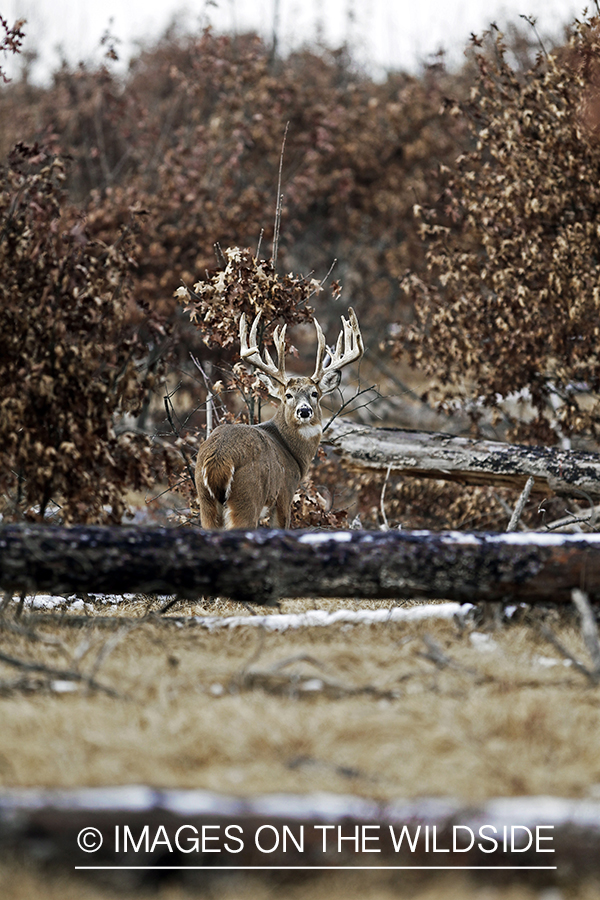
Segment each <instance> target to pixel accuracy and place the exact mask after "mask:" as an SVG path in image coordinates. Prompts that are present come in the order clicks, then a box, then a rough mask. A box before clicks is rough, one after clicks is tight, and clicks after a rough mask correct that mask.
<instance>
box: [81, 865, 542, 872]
mask: <svg viewBox="0 0 600 900" xmlns="http://www.w3.org/2000/svg"><path fill="white" fill-rule="evenodd" d="M557 868H558V866H75V869H79V870H82V869H85V870H90V869H94V870H97V871H104V870H109V869H111V870H117V871H119V870H121V869H122V870H123V871H125V870H130V869H136V870H141V871H149V870H157V871H161V870H169V871H180V872H185V871H186V870H187V869H189V870H197V869H202V870H206V871H210V870H211V869H215V870H216V869H219V870H224V871H227V872H233V871H245V872H253V871H257V872H259V871H260V872H265V871H278V872H279V871H285V870H286V869H289V870H290V871H303V872H308V871H311V872H312V871H315V870H320V871H322V870H325V869H327V870H331V871H336V870H339V869H349V870H353V869H361V870H363V871H365V870H367V871H368V870H369V869H372V870H373V871H379V870H382V869H421V870H423V871H428V870H429V869H431V870H432V871H433V870H435V871H438V872H439V871H444V872H453V871H454V870H457V871H462V872H466V871H470V872H475V871H477V872H479V871H482V870H485V871H519V872H524V871H528V872H531V871H533V870H535V871H538V870H540V869H544V870H555V869H557Z"/></svg>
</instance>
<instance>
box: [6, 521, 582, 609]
mask: <svg viewBox="0 0 600 900" xmlns="http://www.w3.org/2000/svg"><path fill="white" fill-rule="evenodd" d="M575 587H577V588H581V589H582V590H584V591H586V592H587V593H588V594H589V595H590V597H591V598H592V599H594V600H598V599H600V534H591V535H585V536H584V535H564V534H561V535H559V534H535V533H525V534H473V533H461V532H447V533H432V532H427V531H413V532H410V531H405V532H402V531H401V532H397V531H395V532H391V531H390V532H386V533H381V532H364V531H363V532H360V531H337V532H318V533H315V532H306V531H273V530H268V529H259V530H258V531H254V532H252V531H250V532H236V531H225V532H217V531H213V532H204V531H201V530H199V529H194V528H174V529H169V528H138V527H121V528H108V527H100V526H91V527H84V526H78V527H74V528H63V527H57V526H46V525H37V526H26V525H5V526H2V527H0V589H2V590H4V591H9V592H10V591H13V592H14V591H26V592H33V591H46V592H51V593H54V594H69V593H73V592H88V593H90V592H91V593H129V592H141V593H168V594H171V593H177V594H179V595H180V596H182V597H192V598H195V597H197V596H199V595H202V594H210V595H217V594H219V595H223V596H227V597H231V598H232V599H235V600H244V601H248V602H254V603H264V604H269V603H275V602H276V601H277V600H278V599H279V598H281V597H357V598H361V599H367V598H391V599H395V598H407V597H423V598H448V599H452V600H457V601H459V602H465V601H471V602H477V601H486V600H493V601H499V600H508V599H510V600H514V601H526V602H530V603H535V602H537V601H556V602H565V601H569V600H570V599H571V590H572V588H575Z"/></svg>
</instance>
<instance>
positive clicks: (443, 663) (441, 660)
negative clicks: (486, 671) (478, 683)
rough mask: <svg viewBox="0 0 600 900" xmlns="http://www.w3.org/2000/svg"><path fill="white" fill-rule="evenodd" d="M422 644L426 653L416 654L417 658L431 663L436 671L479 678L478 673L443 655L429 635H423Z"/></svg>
mask: <svg viewBox="0 0 600 900" xmlns="http://www.w3.org/2000/svg"><path fill="white" fill-rule="evenodd" d="M423 643H424V644H425V646H426V647H427V653H418V656H420V657H421V658H422V659H426V660H428V661H429V662H432V663H433V664H434V665H435V666H437V667H438V669H455V670H456V671H458V672H464V673H465V674H467V675H471V676H473V677H474V678H478V677H479V673H478V672H477V671H476V670H475V669H470V668H468V667H467V666H463V665H461V663H458V662H456V660H454V659H452V657H451V656H448V655H447V654H446V653H444V651H443V650H442V648H441V647H440V645H439V644H438V643H437V641H434V639H433V638H432V637H431V636H430V635H429V634H425V635H423Z"/></svg>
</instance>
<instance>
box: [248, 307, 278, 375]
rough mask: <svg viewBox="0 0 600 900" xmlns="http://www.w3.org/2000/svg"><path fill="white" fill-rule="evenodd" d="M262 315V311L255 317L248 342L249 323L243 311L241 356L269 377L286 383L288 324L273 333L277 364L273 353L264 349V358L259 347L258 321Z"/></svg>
mask: <svg viewBox="0 0 600 900" xmlns="http://www.w3.org/2000/svg"><path fill="white" fill-rule="evenodd" d="M261 315H262V312H259V313H258V314H257V315H256V316H255V318H254V321H253V323H252V327H251V329H250V343H249V344H248V324H247V322H246V316H245V314H244V313H242V316H241V318H240V356H241V358H242V359H243V360H246V361H247V362H249V363H251V364H252V365H253V366H255V367H256V368H257V369H259V370H260V371H261V372H264V373H265V375H268V376H269V378H272V379H273V380H274V381H276V382H278V383H279V384H285V382H286V374H285V330H286V326H285V325H283V326H282V327H281V328H280V327H279V326H278V327H277V328H276V329H275V333H274V335H273V341H274V343H275V347H276V349H277V365H275V363H274V362H273V359H272V357H271V354H270V353H269V351H268V350H267V349H266V348H265V351H264V359H263V358H262V357H261V355H260V351H259V349H258V323H259V321H260V317H261Z"/></svg>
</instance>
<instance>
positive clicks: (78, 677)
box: [0, 653, 121, 698]
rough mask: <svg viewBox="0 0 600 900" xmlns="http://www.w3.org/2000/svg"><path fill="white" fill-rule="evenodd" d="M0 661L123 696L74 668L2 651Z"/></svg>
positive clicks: (115, 695) (113, 695) (111, 695)
mask: <svg viewBox="0 0 600 900" xmlns="http://www.w3.org/2000/svg"><path fill="white" fill-rule="evenodd" d="M0 662H3V663H6V665H7V666H15V667H16V668H19V669H24V670H25V671H26V672H40V673H41V674H43V675H49V676H51V677H52V678H56V679H58V680H59V681H81V682H83V683H84V684H87V686H88V687H90V688H93V689H94V690H96V691H102V692H103V693H105V694H108V696H109V697H118V698H121V695H120V694H118V693H117V692H116V691H114V690H113V689H112V688H109V687H107V686H106V685H104V684H100V682H98V681H95V680H94V679H93V678H90V676H89V675H82V674H81V673H80V672H74V671H73V670H72V669H55V668H54V667H53V666H45V665H44V664H43V663H32V662H26V661H25V660H23V659H17V658H16V657H14V656H7V654H6V653H0Z"/></svg>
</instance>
